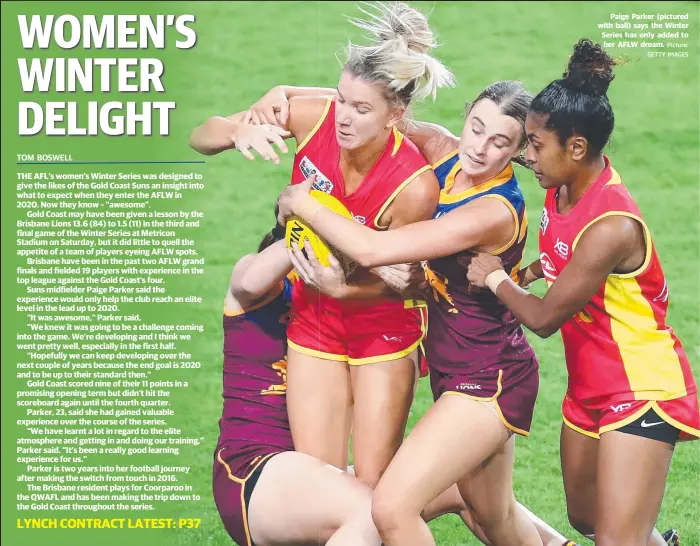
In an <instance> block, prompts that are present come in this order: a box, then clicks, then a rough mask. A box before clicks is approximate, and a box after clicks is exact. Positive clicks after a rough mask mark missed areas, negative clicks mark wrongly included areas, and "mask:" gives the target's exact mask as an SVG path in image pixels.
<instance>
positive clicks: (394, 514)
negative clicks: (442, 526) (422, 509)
mask: <svg viewBox="0 0 700 546" xmlns="http://www.w3.org/2000/svg"><path fill="white" fill-rule="evenodd" d="M408 516H410V511H409V509H408V507H406V506H404V505H403V503H402V502H401V499H399V498H398V497H397V496H395V495H393V494H392V493H385V492H384V491H383V490H381V489H380V490H377V491H375V492H374V495H373V496H372V520H373V521H374V524H375V525H376V527H377V529H378V530H379V533H380V534H381V535H383V536H384V535H386V534H387V533H390V532H391V531H392V530H394V529H396V528H398V527H400V526H401V523H402V520H403V519H404V518H406V517H408ZM418 517H420V514H418Z"/></svg>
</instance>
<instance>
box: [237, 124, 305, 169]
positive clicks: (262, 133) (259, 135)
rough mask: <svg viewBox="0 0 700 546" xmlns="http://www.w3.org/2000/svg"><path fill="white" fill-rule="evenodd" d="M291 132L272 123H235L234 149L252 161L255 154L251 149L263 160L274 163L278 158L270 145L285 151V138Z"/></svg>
mask: <svg viewBox="0 0 700 546" xmlns="http://www.w3.org/2000/svg"><path fill="white" fill-rule="evenodd" d="M290 136H292V135H291V133H290V132H289V131H286V130H284V129H281V128H279V127H276V126H274V125H249V124H246V123H237V124H236V125H235V130H234V134H233V136H232V139H233V142H234V144H235V147H236V150H238V151H239V152H241V154H243V157H245V158H246V159H249V160H250V161H253V160H254V159H255V156H254V155H253V153H252V152H251V150H253V151H255V152H256V153H257V154H258V155H259V156H260V157H262V158H263V159H264V160H265V161H272V162H273V163H275V164H278V163H279V162H280V158H279V156H278V155H277V153H276V152H275V150H274V148H273V147H272V145H273V144H274V145H276V146H277V148H279V149H280V151H282V152H283V153H285V154H286V153H287V152H288V149H287V145H286V144H285V143H284V139H285V138H289V137H290Z"/></svg>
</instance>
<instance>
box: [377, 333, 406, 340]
mask: <svg viewBox="0 0 700 546" xmlns="http://www.w3.org/2000/svg"><path fill="white" fill-rule="evenodd" d="M382 337H383V338H384V339H385V340H386V341H401V336H386V335H384V334H382Z"/></svg>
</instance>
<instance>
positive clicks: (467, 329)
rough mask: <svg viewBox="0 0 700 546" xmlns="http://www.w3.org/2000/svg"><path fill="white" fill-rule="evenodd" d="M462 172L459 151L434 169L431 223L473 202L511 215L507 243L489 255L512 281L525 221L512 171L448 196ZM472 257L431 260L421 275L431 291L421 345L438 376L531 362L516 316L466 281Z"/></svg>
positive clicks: (469, 254) (487, 292)
mask: <svg viewBox="0 0 700 546" xmlns="http://www.w3.org/2000/svg"><path fill="white" fill-rule="evenodd" d="M460 169H461V164H460V161H459V152H458V150H455V151H453V152H452V153H450V154H449V155H448V156H446V157H445V158H443V159H442V160H441V161H440V162H439V163H437V164H436V165H435V166H434V170H435V174H436V176H437V178H438V180H439V182H440V186H441V192H440V202H439V205H438V208H437V211H436V212H435V218H438V217H440V216H442V215H443V214H448V213H449V212H450V211H452V210H454V209H456V208H458V207H461V206H462V205H466V204H467V203H470V202H472V201H475V200H477V199H498V200H499V201H501V202H503V203H504V204H505V205H506V206H507V207H508V208H509V209H510V211H511V212H512V213H513V218H514V219H515V220H516V222H515V224H516V225H515V230H514V232H513V237H512V239H511V240H510V241H509V242H508V244H506V245H504V246H503V247H502V248H500V249H497V250H496V251H495V252H493V254H496V255H498V256H499V257H500V258H501V260H502V261H503V266H504V268H505V270H506V271H507V272H508V274H509V275H511V277H512V278H513V279H515V280H517V274H518V270H519V268H520V265H521V262H522V258H523V251H524V249H525V242H526V239H527V216H526V211H525V200H524V199H523V195H522V193H521V192H520V188H519V186H518V182H517V180H516V178H515V175H514V173H513V168H512V166H510V165H509V166H508V167H506V169H505V170H504V171H503V172H501V173H500V174H499V175H498V176H496V177H495V178H493V179H491V180H489V181H486V182H484V183H482V184H480V185H478V186H475V187H473V188H470V189H468V190H466V191H463V192H460V193H458V194H449V193H448V192H449V190H450V189H451V188H452V186H453V185H454V181H455V176H456V175H457V173H458V172H459V170H460ZM473 256H474V253H473V252H470V251H466V250H465V251H462V252H459V253H457V254H453V255H452V256H447V257H445V258H440V259H437V260H430V262H429V264H428V267H426V274H427V276H428V280H429V282H430V285H431V286H432V289H433V297H432V298H430V299H429V302H428V307H429V316H430V323H429V330H428V336H427V340H426V343H425V347H426V353H427V357H428V363H429V364H430V366H431V367H432V368H435V369H436V370H437V371H439V372H441V373H453V374H469V373H470V372H476V371H481V370H484V369H486V368H489V367H497V368H502V367H505V366H508V364H509V363H515V362H518V363H520V362H522V361H523V360H530V359H531V358H532V357H533V356H534V352H533V350H532V348H531V347H530V344H529V343H528V342H527V339H526V338H525V333H524V332H523V329H522V327H521V325H520V323H519V322H518V320H517V319H516V318H515V316H514V315H513V314H512V313H511V312H510V311H509V310H508V309H507V308H506V307H505V306H504V305H503V304H502V303H501V302H500V301H499V300H498V298H496V296H495V295H494V294H492V293H491V291H490V290H480V289H477V288H475V287H473V286H471V285H470V283H469V281H468V280H467V267H468V266H469V263H470V261H471V258H472V257H473Z"/></svg>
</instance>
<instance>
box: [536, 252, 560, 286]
mask: <svg viewBox="0 0 700 546" xmlns="http://www.w3.org/2000/svg"><path fill="white" fill-rule="evenodd" d="M540 263H541V264H542V273H543V274H544V278H545V279H546V280H547V282H548V283H552V282H554V281H555V280H556V279H557V268H556V267H554V263H553V262H552V259H551V258H550V257H549V256H547V253H546V252H543V253H542V254H540Z"/></svg>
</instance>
